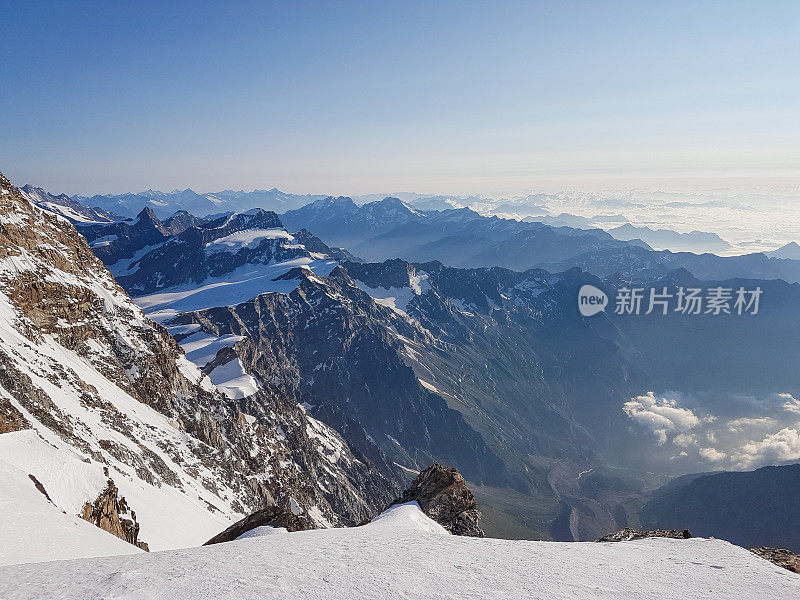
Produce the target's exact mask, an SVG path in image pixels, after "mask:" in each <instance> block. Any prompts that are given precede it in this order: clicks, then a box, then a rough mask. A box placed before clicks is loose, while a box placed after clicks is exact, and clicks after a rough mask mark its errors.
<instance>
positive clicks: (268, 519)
mask: <svg viewBox="0 0 800 600" xmlns="http://www.w3.org/2000/svg"><path fill="white" fill-rule="evenodd" d="M256 527H283V528H284V529H286V530H287V531H305V530H306V529H311V527H310V525H309V522H308V521H307V520H306V519H304V518H303V517H302V516H300V515H296V514H294V513H293V512H292V511H291V510H289V509H286V508H281V507H279V506H267V507H266V508H262V509H261V510H258V511H256V512H254V513H253V514H250V515H247V516H246V517H245V518H244V519H242V520H240V521H237V522H236V523H234V524H233V525H231V526H230V527H228V528H227V529H226V530H225V531H223V532H222V533H218V534H217V535H215V536H214V537H213V538H211V539H210V540H208V541H207V542H206V543H205V544H203V545H204V546H208V545H209V544H219V543H221V542H231V541H233V540H235V539H236V538H238V537H239V536H241V535H242V534H245V533H247V532H248V531H250V530H251V529H255V528H256Z"/></svg>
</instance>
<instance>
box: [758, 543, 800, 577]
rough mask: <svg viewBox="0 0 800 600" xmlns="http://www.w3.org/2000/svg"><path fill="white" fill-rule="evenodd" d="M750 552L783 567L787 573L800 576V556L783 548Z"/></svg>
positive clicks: (759, 549) (767, 548)
mask: <svg viewBox="0 0 800 600" xmlns="http://www.w3.org/2000/svg"><path fill="white" fill-rule="evenodd" d="M749 550H750V552H752V553H753V554H756V555H758V556H760V557H761V558H763V559H765V560H768V561H770V562H771V563H774V564H776V565H778V566H779V567H783V568H784V569H786V570H787V571H791V572H792V573H798V574H800V554H795V553H794V552H791V551H789V550H785V549H783V548H769V547H761V548H750V549H749Z"/></svg>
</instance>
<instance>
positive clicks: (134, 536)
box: [80, 479, 150, 552]
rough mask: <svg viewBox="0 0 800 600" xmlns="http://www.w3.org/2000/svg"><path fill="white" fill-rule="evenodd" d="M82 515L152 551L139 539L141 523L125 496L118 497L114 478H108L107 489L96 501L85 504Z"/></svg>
mask: <svg viewBox="0 0 800 600" xmlns="http://www.w3.org/2000/svg"><path fill="white" fill-rule="evenodd" d="M80 517H81V518H82V519H83V520H84V521H89V522H90V523H94V524H95V525H96V526H97V527H99V528H100V529H102V530H103V531H107V532H108V533H110V534H112V535H115V536H117V537H118V538H120V539H123V540H125V541H126V542H128V543H129V544H133V545H134V546H136V547H137V548H141V549H142V550H144V551H145V552H149V551H150V549H149V548H148V546H147V544H146V543H145V542H141V541H139V539H138V538H139V523H137V522H136V513H135V512H134V511H132V510H130V507H129V506H128V503H127V502H126V501H125V497H124V496H123V497H122V498H119V497H117V486H116V485H114V481H113V480H112V479H109V480H108V484H107V485H106V487H105V489H104V490H103V491H102V492H100V495H99V496H98V497H97V498H96V499H95V501H94V502H87V503H86V504H84V505H83V510H81V514H80ZM128 517H130V518H128Z"/></svg>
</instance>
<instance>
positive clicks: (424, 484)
mask: <svg viewBox="0 0 800 600" xmlns="http://www.w3.org/2000/svg"><path fill="white" fill-rule="evenodd" d="M407 502H416V503H417V504H419V507H420V508H421V509H422V512H424V513H425V514H426V515H428V516H429V517H430V518H431V519H433V520H434V521H436V522H437V523H439V525H441V526H442V527H444V528H445V529H447V531H449V532H450V533H452V534H453V535H465V536H470V537H484V533H483V530H482V529H481V528H480V525H479V521H480V518H481V513H480V511H479V510H478V503H477V502H476V501H475V497H474V496H473V495H472V492H470V491H469V488H468V487H467V482H466V481H464V478H463V477H462V476H461V474H460V473H459V472H458V471H456V470H455V469H454V468H452V467H445V466H444V465H440V464H439V463H433V464H432V465H431V466H430V467H428V468H427V469H425V470H424V471H422V473H420V474H419V476H417V478H416V479H415V480H414V481H412V482H411V485H410V486H409V487H408V489H407V490H406V491H405V492H403V494H402V495H401V496H400V497H399V498H397V500H395V501H394V502H392V504H391V505H390V506H394V505H395V504H406V503H407Z"/></svg>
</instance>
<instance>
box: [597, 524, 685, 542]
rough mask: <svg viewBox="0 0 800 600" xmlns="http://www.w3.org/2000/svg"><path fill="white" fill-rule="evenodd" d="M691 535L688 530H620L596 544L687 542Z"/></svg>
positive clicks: (627, 528) (602, 538) (605, 536)
mask: <svg viewBox="0 0 800 600" xmlns="http://www.w3.org/2000/svg"><path fill="white" fill-rule="evenodd" d="M691 537H692V533H691V532H690V531H689V530H688V529H684V530H683V531H678V530H677V529H654V530H652V531H640V530H638V529H630V528H629V527H626V528H625V529H620V530H619V531H615V532H614V533H609V534H608V535H604V536H603V537H601V538H600V539H599V540H596V541H598V542H630V541H631V540H642V539H644V538H672V539H674V540H688V539H689V538H691Z"/></svg>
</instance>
